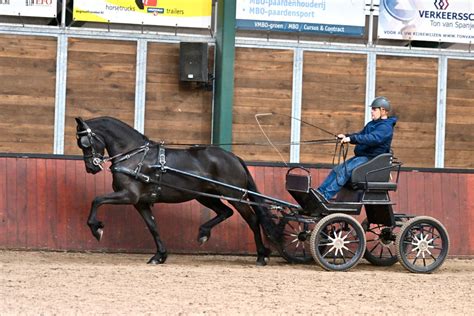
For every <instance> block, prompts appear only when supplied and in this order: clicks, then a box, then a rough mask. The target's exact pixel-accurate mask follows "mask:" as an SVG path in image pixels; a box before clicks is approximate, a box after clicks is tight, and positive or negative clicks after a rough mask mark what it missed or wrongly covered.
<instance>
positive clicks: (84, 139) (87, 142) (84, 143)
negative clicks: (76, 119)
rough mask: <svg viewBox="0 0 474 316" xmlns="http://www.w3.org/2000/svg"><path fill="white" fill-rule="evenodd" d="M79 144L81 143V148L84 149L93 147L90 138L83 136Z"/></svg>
mask: <svg viewBox="0 0 474 316" xmlns="http://www.w3.org/2000/svg"><path fill="white" fill-rule="evenodd" d="M79 142H80V143H81V146H82V147H83V148H89V147H91V146H92V144H91V141H90V139H89V137H87V136H82V137H81V138H80V139H79Z"/></svg>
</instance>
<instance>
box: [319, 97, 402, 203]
mask: <svg viewBox="0 0 474 316" xmlns="http://www.w3.org/2000/svg"><path fill="white" fill-rule="evenodd" d="M370 108H371V115H372V121H370V122H369V123H367V125H365V127H364V129H363V130H362V131H360V132H358V133H354V134H339V135H337V137H338V138H339V139H341V143H351V144H356V146H355V148H354V154H355V156H354V157H352V158H350V159H348V160H346V161H345V163H342V164H339V165H337V166H336V167H334V169H332V171H331V172H330V173H329V175H328V176H327V177H326V179H325V180H324V181H323V183H322V184H321V185H320V187H319V188H318V189H317V190H316V191H318V193H320V195H322V196H323V197H324V198H325V199H326V200H329V199H331V198H332V197H333V196H334V195H336V193H338V192H339V191H340V190H341V188H342V187H343V186H344V185H345V184H346V183H347V181H349V179H350V177H351V174H352V170H354V168H355V167H357V166H359V165H361V164H363V163H366V162H367V161H369V160H370V159H372V158H374V157H375V156H378V155H380V154H384V153H388V152H390V145H391V143H392V138H393V129H394V127H395V124H396V123H397V118H396V117H389V116H388V113H389V112H390V110H391V105H390V102H389V100H388V99H387V98H385V97H377V98H375V99H374V100H373V101H372V104H370Z"/></svg>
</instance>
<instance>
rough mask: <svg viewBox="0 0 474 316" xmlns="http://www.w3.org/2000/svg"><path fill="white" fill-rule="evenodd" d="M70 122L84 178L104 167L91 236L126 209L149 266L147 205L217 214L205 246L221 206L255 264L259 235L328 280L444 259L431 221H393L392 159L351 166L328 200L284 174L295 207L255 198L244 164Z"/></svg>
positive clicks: (396, 166) (111, 126) (158, 259)
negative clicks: (242, 230) (187, 205)
mask: <svg viewBox="0 0 474 316" xmlns="http://www.w3.org/2000/svg"><path fill="white" fill-rule="evenodd" d="M76 121H77V123H78V127H77V138H78V146H79V147H80V148H81V149H82V150H83V152H84V160H85V164H86V169H87V171H88V172H90V173H97V172H99V171H101V170H102V163H103V162H105V161H112V167H111V171H112V173H113V177H114V182H113V187H114V191H115V192H113V193H110V194H106V195H104V196H100V197H96V199H94V201H93V203H92V207H91V212H90V215H89V219H88V225H89V227H90V229H91V231H92V234H93V235H94V236H95V237H96V238H97V239H98V240H100V238H101V237H102V233H103V227H104V226H103V224H102V223H101V222H99V221H98V220H97V219H96V213H97V208H98V207H99V206H100V205H101V204H107V203H109V204H133V205H134V206H135V208H136V209H137V210H138V211H139V213H140V215H141V216H142V217H143V219H144V220H145V222H146V224H147V226H148V228H149V230H150V232H151V233H152V235H153V237H154V239H155V243H156V246H157V253H156V254H155V255H154V256H153V257H152V258H151V259H150V261H149V263H163V262H164V261H165V260H166V256H167V253H166V248H165V247H164V245H163V243H162V242H161V240H160V238H159V234H158V230H157V227H156V223H155V219H154V217H153V215H152V212H151V209H150V208H151V205H153V203H160V202H161V203H180V202H184V201H188V200H192V199H196V200H197V201H198V202H200V203H201V204H203V205H205V206H207V207H209V208H210V209H212V210H214V211H215V212H216V214H217V216H216V217H215V218H213V219H211V220H210V221H208V222H206V223H204V224H203V225H201V227H200V229H199V236H198V240H199V241H201V242H205V241H206V240H207V239H208V238H209V237H210V231H211V229H212V227H214V226H215V225H217V224H218V223H220V222H222V221H223V220H225V219H226V218H228V217H230V216H231V215H232V210H231V209H230V208H229V207H228V206H226V205H224V204H223V203H222V200H227V201H228V202H229V204H230V205H232V206H233V207H234V208H235V209H236V210H238V211H239V213H240V214H241V215H242V217H243V218H244V219H245V220H246V222H247V223H248V224H249V227H250V228H251V229H252V231H253V232H254V238H255V242H256V246H257V255H258V259H257V264H261V265H265V264H266V260H267V259H268V256H269V249H267V248H266V247H264V245H263V243H262V240H261V236H260V226H262V228H263V230H264V233H265V234H266V235H267V237H268V238H269V239H270V240H271V241H272V243H273V245H274V247H275V248H276V250H277V251H278V252H279V253H280V255H281V256H282V257H283V258H284V259H285V260H286V261H288V262H290V263H306V262H309V261H312V260H313V259H314V260H315V261H316V262H317V263H318V264H319V265H320V266H321V267H323V268H324V269H326V270H329V271H346V270H349V269H351V268H353V267H355V266H356V265H357V264H358V263H359V262H360V261H361V259H362V258H363V257H364V258H365V259H366V260H368V261H369V262H370V263H372V264H374V265H378V266H390V265H393V264H395V263H396V262H397V261H399V262H400V263H401V265H402V266H403V267H405V268H406V269H407V270H409V271H411V272H415V273H431V272H433V271H435V270H436V269H438V268H439V267H440V266H441V265H442V264H443V262H444V261H445V259H446V258H447V255H448V250H449V237H448V233H447V231H446V229H445V228H444V226H443V225H442V224H441V223H440V222H439V221H438V220H436V219H435V218H432V217H429V216H414V215H408V214H396V213H394V212H393V204H394V203H393V202H392V201H391V199H390V191H395V190H396V189H397V185H398V179H399V174H400V167H401V163H400V162H397V161H395V159H394V158H393V156H392V154H381V155H379V156H377V157H375V158H373V159H372V160H370V161H368V162H367V163H365V164H362V165H360V166H358V167H356V168H355V169H354V170H353V171H352V174H351V180H350V182H349V183H348V184H346V185H345V186H344V187H343V189H342V191H341V192H340V193H339V194H338V195H337V198H336V199H335V200H330V201H328V200H326V199H325V198H324V197H323V196H322V195H320V194H319V193H318V191H317V190H314V189H313V188H312V183H311V174H310V172H309V170H307V169H305V168H303V167H299V166H298V167H293V168H290V169H289V170H288V171H287V173H286V190H287V191H288V192H289V194H290V195H291V196H292V197H293V198H294V200H295V201H296V202H297V203H296V204H294V203H290V202H287V201H283V200H281V199H277V198H274V197H271V196H267V195H264V194H261V193H259V192H258V191H257V188H256V186H255V183H254V182H253V179H252V177H251V175H250V173H249V171H248V169H247V167H246V165H245V163H244V162H243V161H242V160H241V159H240V158H238V157H236V156H235V155H233V154H231V153H229V152H227V151H225V150H222V149H220V148H212V147H209V146H204V147H202V146H198V147H194V148H188V149H171V148H167V147H166V146H164V144H162V143H161V144H160V143H155V142H152V141H150V140H148V139H147V138H146V137H145V136H144V135H142V134H140V133H139V132H137V131H135V130H134V129H133V128H131V127H130V126H128V125H126V124H125V123H123V122H120V121H118V120H115V119H112V118H100V119H93V120H88V121H87V123H86V121H83V120H82V119H80V118H76ZM105 149H106V150H107V151H108V153H109V155H110V157H108V158H105V157H104V151H105ZM392 175H393V177H392ZM223 179H224V180H225V181H224V180H223ZM362 208H364V209H365V213H366V218H365V219H364V220H363V221H362V224H360V223H359V221H358V220H356V218H354V216H359V215H361V212H362ZM252 210H253V212H254V213H252ZM257 219H258V220H257Z"/></svg>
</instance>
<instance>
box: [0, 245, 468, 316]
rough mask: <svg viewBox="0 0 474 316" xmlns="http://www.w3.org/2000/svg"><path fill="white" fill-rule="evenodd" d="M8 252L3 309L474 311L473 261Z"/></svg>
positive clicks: (0, 269) (2, 258) (2, 272)
mask: <svg viewBox="0 0 474 316" xmlns="http://www.w3.org/2000/svg"><path fill="white" fill-rule="evenodd" d="M149 257H151V254H150V255H136V254H97V253H58V252H25V251H2V250H0V315H17V314H22V315H40V314H42V315H50V314H58V315H70V314H76V315H77V314H81V315H82V314H88V315H97V314H100V315H144V314H153V315H169V314H172V315H176V314H186V315H187V314H200V315H203V314H206V315H207V314H211V315H230V314H255V315H257V314H258V315H262V314H264V315H270V314H293V315H294V314H325V315H334V314H343V315H354V314H367V315H377V314H379V313H382V314H389V315H415V314H417V315H469V314H470V315H473V313H474V260H456V259H450V260H447V261H446V262H445V263H444V265H443V266H442V267H441V268H440V269H439V270H438V271H436V272H435V273H434V274H430V275H420V274H413V273H409V272H407V271H406V270H404V269H403V268H402V266H400V265H399V264H396V265H395V266H392V267H388V268H384V267H375V266H372V265H370V264H368V263H366V262H365V261H363V262H362V263H361V264H359V265H358V266H357V267H355V268H354V269H352V270H351V271H349V272H327V271H324V270H322V269H321V268H319V267H318V266H316V265H315V264H311V265H290V264H287V263H285V262H284V261H283V260H282V259H280V258H278V257H273V258H272V260H271V262H270V263H269V265H268V266H266V267H257V266H255V264H254V263H255V258H254V257H235V256H189V255H176V254H170V255H169V257H168V261H167V262H166V264H164V265H159V266H150V265H147V264H146V261H147V260H148V259H149Z"/></svg>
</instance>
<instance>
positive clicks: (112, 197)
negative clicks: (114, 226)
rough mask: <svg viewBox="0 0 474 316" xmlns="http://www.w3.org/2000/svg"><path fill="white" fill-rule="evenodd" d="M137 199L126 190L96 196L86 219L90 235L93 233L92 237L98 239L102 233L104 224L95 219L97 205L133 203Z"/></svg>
mask: <svg viewBox="0 0 474 316" xmlns="http://www.w3.org/2000/svg"><path fill="white" fill-rule="evenodd" d="M137 199H138V198H137V197H136V196H134V195H133V194H131V193H130V191H127V190H122V191H118V192H112V193H108V194H105V195H102V196H97V197H96V198H95V199H94V201H92V206H91V210H90V213H89V218H88V219H87V225H89V228H90V229H91V232H92V235H94V237H95V238H96V239H97V240H98V241H100V239H101V238H102V235H103V233H104V231H103V228H104V224H103V223H102V222H100V221H98V220H97V209H98V208H99V206H101V205H102V204H135V203H136V202H137Z"/></svg>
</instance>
